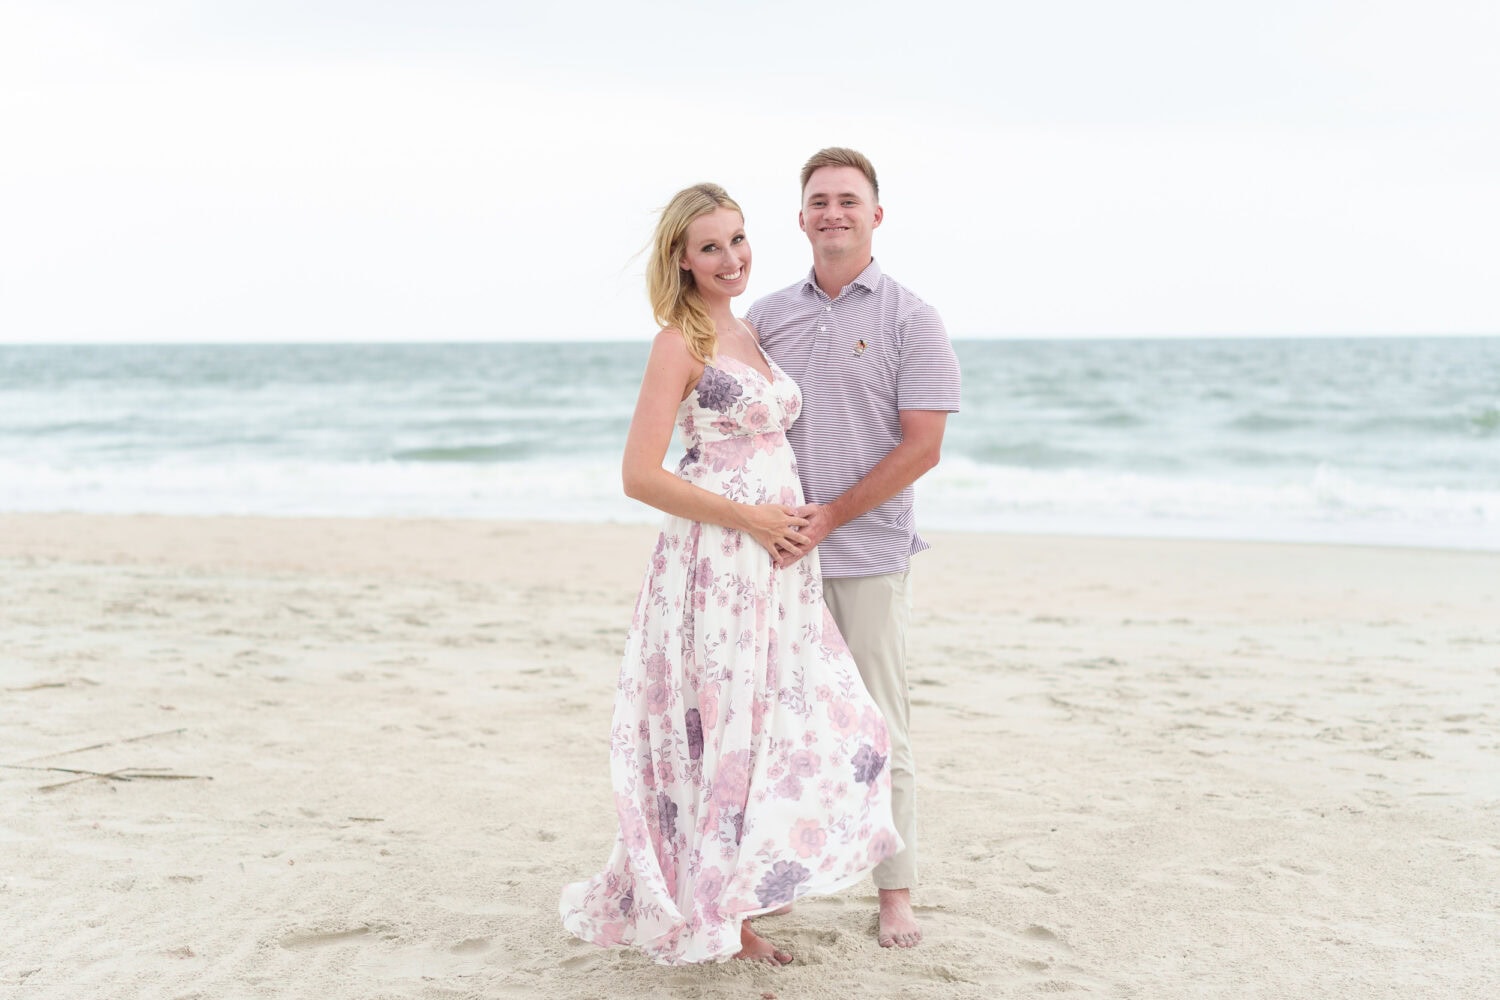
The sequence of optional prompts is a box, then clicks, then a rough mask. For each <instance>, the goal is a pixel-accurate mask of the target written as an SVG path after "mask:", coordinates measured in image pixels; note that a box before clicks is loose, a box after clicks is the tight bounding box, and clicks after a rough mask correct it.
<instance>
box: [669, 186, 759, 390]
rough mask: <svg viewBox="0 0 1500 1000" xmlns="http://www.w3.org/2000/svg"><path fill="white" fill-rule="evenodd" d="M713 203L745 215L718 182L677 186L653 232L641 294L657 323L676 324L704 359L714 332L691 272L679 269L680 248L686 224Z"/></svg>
mask: <svg viewBox="0 0 1500 1000" xmlns="http://www.w3.org/2000/svg"><path fill="white" fill-rule="evenodd" d="M716 208H728V209H731V210H733V211H735V212H739V213H740V218H744V216H745V213H744V212H743V211H741V210H740V206H739V205H737V204H735V202H734V199H733V198H731V197H729V194H728V192H726V191H725V190H724V189H723V188H721V187H719V185H717V184H694V185H693V186H692V187H690V188H684V189H682V190H681V191H678V192H677V193H676V194H675V195H673V196H672V200H671V201H669V202H667V206H666V207H665V208H663V209H662V210H661V218H660V219H659V220H658V221H657V223H656V235H655V236H654V237H653V238H652V244H651V259H650V261H648V262H647V264H646V294H647V295H649V296H650V298H651V314H652V315H653V316H654V317H655V318H656V322H658V323H660V324H661V325H662V326H671V327H676V328H677V329H679V330H681V331H682V339H683V340H684V341H686V343H687V349H688V353H689V354H691V355H692V356H693V357H695V358H697V359H698V360H699V361H701V362H703V363H705V364H707V363H708V362H709V361H710V360H712V359H713V356H714V352H715V350H717V348H718V345H719V338H718V335H717V333H716V332H715V330H714V321H713V320H712V319H711V318H710V317H709V315H708V306H707V305H705V304H704V302H703V297H702V296H701V295H699V294H698V288H697V284H696V283H695V282H694V280H693V275H692V272H691V271H684V270H683V269H682V254H683V251H684V250H686V249H687V229H688V226H689V224H691V223H692V221H693V220H694V219H696V218H698V217H699V216H701V215H707V214H708V213H710V212H712V211H713V210H714V209H716Z"/></svg>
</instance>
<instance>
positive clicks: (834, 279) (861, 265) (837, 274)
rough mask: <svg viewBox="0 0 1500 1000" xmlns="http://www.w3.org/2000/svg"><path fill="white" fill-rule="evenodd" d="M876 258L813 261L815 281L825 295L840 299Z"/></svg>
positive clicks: (841, 258) (863, 257) (842, 258)
mask: <svg viewBox="0 0 1500 1000" xmlns="http://www.w3.org/2000/svg"><path fill="white" fill-rule="evenodd" d="M874 259H875V258H873V257H870V256H868V255H866V256H862V257H840V258H836V259H833V260H828V259H824V260H818V259H817V258H814V259H813V279H814V280H815V281H817V283H818V287H819V288H821V289H823V294H824V295H826V296H828V297H829V298H830V299H836V298H838V297H839V293H840V292H842V291H843V290H844V288H845V287H846V286H847V285H848V284H849V283H850V282H852V281H853V280H854V279H855V278H857V277H859V276H860V274H861V272H863V271H864V269H865V268H867V267H869V266H870V261H872V260H874Z"/></svg>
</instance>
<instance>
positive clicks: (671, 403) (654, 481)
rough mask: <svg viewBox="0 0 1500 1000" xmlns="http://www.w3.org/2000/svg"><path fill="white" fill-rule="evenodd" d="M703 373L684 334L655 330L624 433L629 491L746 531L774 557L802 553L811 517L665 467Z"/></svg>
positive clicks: (701, 518)
mask: <svg viewBox="0 0 1500 1000" xmlns="http://www.w3.org/2000/svg"><path fill="white" fill-rule="evenodd" d="M702 375H703V364H702V362H700V361H698V360H697V359H696V358H694V357H693V356H692V355H691V354H689V353H688V349H687V344H686V343H684V342H683V339H682V334H680V333H678V332H677V331H676V330H673V329H666V330H663V331H661V332H660V333H658V334H657V335H656V340H655V341H653V342H652V344H651V357H650V358H649V359H648V360H647V362H646V374H645V375H644V376H643V377H642V378H641V392H640V396H639V397H638V398H637V399H636V403H635V415H634V416H633V417H632V418H631V420H630V433H629V435H627V437H626V438H625V457H624V460H623V461H622V462H621V470H620V471H621V478H622V479H623V481H624V485H625V495H626V496H628V497H630V498H631V499H634V500H639V501H641V502H642V503H646V504H650V505H651V506H652V507H655V508H656V509H657V510H660V511H665V512H666V513H668V514H675V515H677V516H678V517H685V518H688V519H689V520H693V521H704V522H707V523H709V524H717V525H721V526H722V527H725V528H734V529H736V530H739V531H743V532H745V533H747V534H748V535H750V537H751V538H752V539H754V540H755V541H756V542H757V543H759V544H760V545H761V546H762V547H763V548H765V549H766V550H767V551H768V552H770V553H771V555H772V556H773V557H776V556H781V555H789V554H800V553H801V551H802V548H803V544H804V540H803V538H802V536H801V534H799V533H798V531H797V529H798V528H800V527H802V526H804V525H806V524H807V519H806V518H804V517H798V516H797V512H796V511H795V510H794V509H793V508H792V507H789V506H786V505H784V504H754V505H752V504H743V503H737V502H736V501H734V500H731V499H729V498H728V497H725V496H720V495H719V494H717V493H713V492H710V491H709V490H705V489H703V488H702V487H700V486H694V485H693V484H692V483H689V482H686V481H685V480H683V479H680V478H679V477H677V476H674V475H673V474H672V473H670V472H668V471H667V470H666V469H664V468H662V460H663V459H664V458H666V455H667V448H668V447H669V446H670V445H671V443H672V425H673V423H674V422H675V420H676V418H677V407H678V405H679V404H681V402H682V401H683V400H684V399H686V398H687V395H688V393H689V392H691V391H692V390H693V387H694V386H695V385H697V384H698V379H699V378H700V377H702Z"/></svg>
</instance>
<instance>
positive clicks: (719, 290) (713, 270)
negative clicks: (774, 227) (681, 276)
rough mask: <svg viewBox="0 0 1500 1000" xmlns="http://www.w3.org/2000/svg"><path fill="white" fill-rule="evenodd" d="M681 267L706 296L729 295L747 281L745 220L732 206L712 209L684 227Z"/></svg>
mask: <svg viewBox="0 0 1500 1000" xmlns="http://www.w3.org/2000/svg"><path fill="white" fill-rule="evenodd" d="M681 267H682V269H683V270H684V271H687V272H689V273H691V274H692V276H693V280H694V281H695V282H697V285H698V290H699V291H700V292H701V293H702V294H704V295H706V296H710V297H713V296H719V295H722V296H725V297H726V298H733V297H734V296H736V295H738V294H740V293H741V292H743V291H744V290H745V286H746V284H747V283H748V282H749V280H750V241H749V240H747V239H746V238H745V220H744V219H743V218H741V217H740V213H738V212H736V211H735V210H734V209H732V208H716V209H714V210H713V211H712V212H709V213H708V214H706V215H700V216H698V217H697V218H696V219H694V220H693V221H692V222H690V223H688V227H687V242H686V244H685V245H684V247H683V250H682V263H681Z"/></svg>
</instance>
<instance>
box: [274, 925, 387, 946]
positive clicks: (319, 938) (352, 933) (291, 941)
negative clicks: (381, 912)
mask: <svg viewBox="0 0 1500 1000" xmlns="http://www.w3.org/2000/svg"><path fill="white" fill-rule="evenodd" d="M371 930H373V928H371V927H354V928H351V929H349V930H347V931H327V932H324V933H321V934H288V935H287V936H286V937H284V938H282V939H281V941H280V942H278V943H279V944H280V945H281V946H282V947H283V948H286V949H287V950H288V951H308V950H311V949H313V948H327V947H329V946H330V945H335V944H343V943H344V942H346V941H353V940H355V939H357V938H362V937H364V936H365V935H367V934H369V933H370V931H371Z"/></svg>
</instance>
